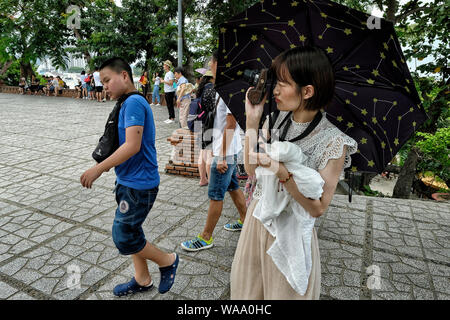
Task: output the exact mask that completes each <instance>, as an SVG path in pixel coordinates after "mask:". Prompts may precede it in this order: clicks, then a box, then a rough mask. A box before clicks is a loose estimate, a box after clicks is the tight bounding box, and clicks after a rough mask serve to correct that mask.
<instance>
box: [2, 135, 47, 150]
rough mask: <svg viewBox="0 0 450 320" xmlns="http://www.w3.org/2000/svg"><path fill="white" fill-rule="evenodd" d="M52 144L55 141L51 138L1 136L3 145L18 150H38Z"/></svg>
mask: <svg viewBox="0 0 450 320" xmlns="http://www.w3.org/2000/svg"><path fill="white" fill-rule="evenodd" d="M54 142H55V140H54V139H51V138H43V137H33V136H31V135H28V134H22V133H11V134H6V135H4V136H2V144H3V145H6V146H12V147H18V148H38V147H40V146H45V145H47V144H51V143H54Z"/></svg>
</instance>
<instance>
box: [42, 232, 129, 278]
mask: <svg viewBox="0 0 450 320" xmlns="http://www.w3.org/2000/svg"><path fill="white" fill-rule="evenodd" d="M46 247H48V248H51V249H52V250H56V251H58V252H61V253H64V254H66V255H68V256H71V257H73V258H77V259H79V260H82V261H85V262H87V263H90V264H94V265H98V266H99V267H101V268H103V269H107V270H109V271H113V270H115V269H116V268H118V267H119V266H120V265H121V264H122V263H123V262H124V261H126V259H127V258H126V257H124V256H121V255H120V254H119V251H118V250H117V249H116V246H115V245H114V243H113V240H112V237H111V235H104V234H102V233H99V232H95V231H92V230H88V229H86V228H77V229H75V230H73V231H71V232H69V233H67V234H65V235H64V236H61V237H59V238H58V239H55V240H53V241H51V242H49V243H48V244H46Z"/></svg>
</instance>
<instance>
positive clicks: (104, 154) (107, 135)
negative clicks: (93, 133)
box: [92, 91, 144, 163]
mask: <svg viewBox="0 0 450 320" xmlns="http://www.w3.org/2000/svg"><path fill="white" fill-rule="evenodd" d="M134 94H138V95H140V96H142V97H144V96H143V95H142V94H140V93H138V92H136V91H133V92H129V93H127V94H124V95H122V96H121V97H120V98H119V99H118V100H117V103H116V105H115V106H114V108H113V110H112V111H111V113H110V114H109V116H108V120H107V121H106V125H105V131H104V132H103V135H102V136H101V137H100V139H99V140H98V144H97V146H96V147H95V150H94V152H92V158H94V160H95V161H97V162H98V163H100V162H102V161H103V160H105V159H106V158H108V157H109V156H110V155H112V154H113V153H114V152H115V151H116V150H117V149H118V148H119V128H118V124H119V113H120V109H121V107H122V104H123V103H124V102H125V100H127V98H128V97H130V96H132V95H134Z"/></svg>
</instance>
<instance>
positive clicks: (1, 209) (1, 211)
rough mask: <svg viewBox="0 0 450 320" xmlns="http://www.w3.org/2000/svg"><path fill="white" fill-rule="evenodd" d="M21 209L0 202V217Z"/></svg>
mask: <svg viewBox="0 0 450 320" xmlns="http://www.w3.org/2000/svg"><path fill="white" fill-rule="evenodd" d="M19 209H21V207H18V206H15V205H13V204H9V203H6V202H3V201H1V200H0V217H1V216H2V215H5V214H8V213H10V212H13V211H15V210H19Z"/></svg>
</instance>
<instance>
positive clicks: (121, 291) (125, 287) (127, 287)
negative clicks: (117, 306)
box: [113, 277, 153, 297]
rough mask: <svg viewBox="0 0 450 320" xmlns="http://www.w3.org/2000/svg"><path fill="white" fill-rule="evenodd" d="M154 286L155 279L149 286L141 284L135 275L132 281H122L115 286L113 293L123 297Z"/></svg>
mask: <svg viewBox="0 0 450 320" xmlns="http://www.w3.org/2000/svg"><path fill="white" fill-rule="evenodd" d="M151 288H153V280H152V282H150V284H149V285H148V286H141V285H139V283H137V281H136V279H135V278H134V277H133V279H131V281H130V282H127V283H122V284H119V285H117V286H115V287H114V290H113V293H114V295H115V296H118V297H121V296H126V295H127V294H132V293H136V292H144V291H147V290H150V289H151Z"/></svg>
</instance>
